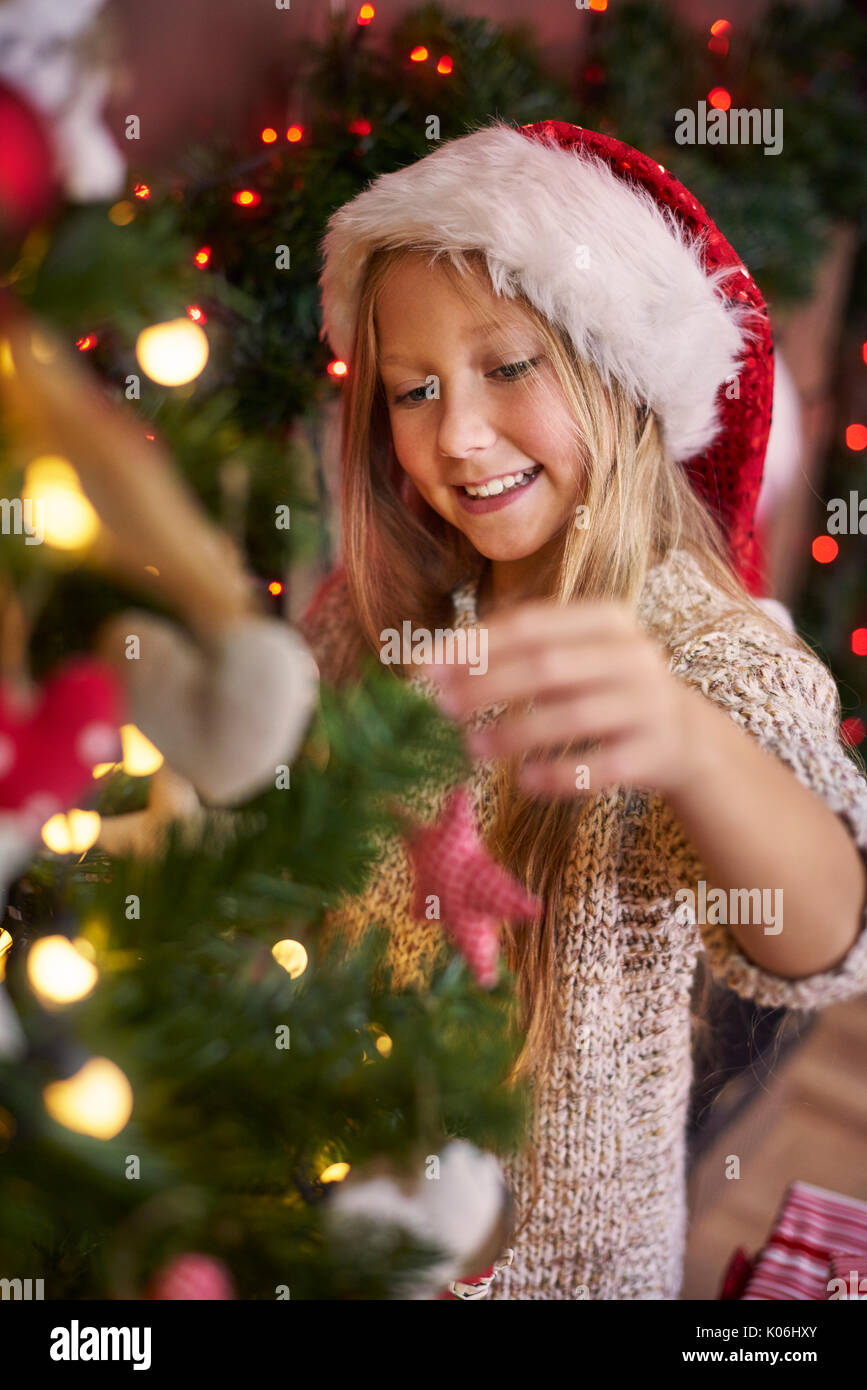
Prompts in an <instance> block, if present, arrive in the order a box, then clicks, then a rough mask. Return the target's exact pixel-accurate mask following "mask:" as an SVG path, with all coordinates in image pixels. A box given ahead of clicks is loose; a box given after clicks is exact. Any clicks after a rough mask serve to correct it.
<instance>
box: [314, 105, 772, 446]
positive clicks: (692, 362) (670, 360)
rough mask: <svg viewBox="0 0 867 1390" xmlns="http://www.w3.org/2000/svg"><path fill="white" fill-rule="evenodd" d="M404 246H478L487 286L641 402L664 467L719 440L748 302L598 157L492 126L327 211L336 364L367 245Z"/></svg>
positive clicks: (670, 218) (326, 306)
mask: <svg viewBox="0 0 867 1390" xmlns="http://www.w3.org/2000/svg"><path fill="white" fill-rule="evenodd" d="M414 241H423V242H424V245H425V247H426V248H427V249H429V250H430V251H431V252H432V253H433V252H434V251H437V250H444V251H445V250H468V249H470V248H472V247H475V248H479V249H480V250H482V251H483V252H484V253H485V256H486V260H487V264H488V268H489V271H490V275H491V281H492V284H493V287H494V290H495V292H496V293H497V294H502V295H505V296H507V297H512V296H513V295H514V293H515V291H516V290H521V291H522V292H523V293H524V294H525V295H526V296H527V298H528V299H529V300H530V302H531V303H532V304H534V305H535V307H536V308H537V309H539V310H540V311H541V312H542V313H543V314H544V315H545V316H546V317H547V318H548V319H549V320H550V321H551V322H552V323H554V324H557V325H559V326H560V327H562V328H563V329H565V330H566V332H567V333H568V334H569V337H570V338H571V340H572V342H573V344H574V346H575V349H576V351H577V352H578V354H579V355H580V356H582V357H584V358H587V359H589V360H590V361H592V362H593V363H594V364H595V366H596V367H597V369H598V370H599V372H600V374H601V376H602V378H603V380H604V381H606V382H607V381H610V380H611V379H612V378H615V379H617V380H618V381H619V382H620V383H621V385H622V386H623V387H625V389H626V390H627V392H628V393H629V395H630V397H631V398H632V399H633V400H634V401H635V402H636V403H637V404H644V403H646V404H648V405H649V406H650V407H651V409H652V410H653V411H654V413H655V414H656V415H657V418H658V419H659V420H660V422H661V424H662V428H663V433H664V436H665V441H666V445H667V447H668V449H669V452H670V453H671V455H672V457H673V458H674V459H675V461H677V462H683V461H684V460H686V459H690V458H693V457H695V455H697V454H699V453H701V452H703V451H704V450H705V449H707V447H708V446H709V445H710V444H711V443H712V442H713V440H714V439H715V437H716V435H717V433H718V430H719V424H720V422H719V418H718V413H717V404H716V396H717V392H718V390H719V388H720V386H721V385H722V384H723V383H724V382H725V381H726V380H727V379H728V378H729V377H731V376H733V375H734V374H735V372H736V371H737V368H738V365H739V360H740V357H741V354H742V352H743V350H744V347H745V339H746V338H748V337H750V336H752V335H751V333H750V331H749V329H748V327H747V324H746V320H747V317H748V315H749V313H750V309H749V307H748V306H746V305H744V304H741V303H737V302H730V301H728V300H726V299H725V298H724V296H723V294H722V292H721V291H720V289H719V282H720V281H721V280H723V279H725V278H726V277H727V276H728V275H730V274H731V269H730V268H726V269H722V270H717V271H714V272H709V271H706V270H705V268H704V265H703V256H702V248H701V243H700V241H699V240H697V239H696V238H695V237H694V236H693V235H692V234H691V233H690V231H689V230H688V229H687V228H685V227H684V226H683V224H682V223H681V222H679V220H678V219H677V218H676V217H675V216H674V214H672V213H671V212H670V211H669V210H668V209H666V208H663V207H662V206H661V205H660V204H659V203H657V202H656V201H655V199H654V198H653V196H652V194H651V193H649V192H648V191H647V190H646V189H644V188H642V187H641V186H640V185H638V184H637V183H635V182H634V181H633V182H626V181H625V180H624V179H622V178H620V177H619V176H618V175H616V174H614V173H613V172H612V170H611V169H610V168H609V167H608V165H607V163H606V162H605V161H604V160H603V159H601V158H599V157H598V156H596V155H594V154H591V153H589V152H588V151H586V150H582V149H578V148H576V149H563V148H562V147H560V146H559V145H555V144H553V143H551V142H550V141H547V140H546V141H543V140H539V139H538V138H530V137H528V136H526V135H522V134H520V132H519V131H517V130H514V129H513V128H512V127H511V126H508V125H506V124H505V123H503V122H500V121H495V122H493V123H492V124H490V125H488V126H485V127H484V128H482V129H480V130H477V131H474V132H473V133H471V134H469V135H464V136H460V137H459V138H458V139H455V140H450V141H448V142H447V143H445V144H443V145H441V146H440V148H439V149H437V150H434V152H433V153H432V154H429V155H427V156H425V158H423V159H420V160H418V161H417V162H416V163H415V164H410V165H408V166H407V167H406V168H404V169H399V170H397V171H396V172H395V173H393V174H382V175H380V176H379V178H377V179H375V180H374V181H373V182H372V183H371V184H370V185H369V186H368V187H367V188H366V189H364V190H363V191H362V192H361V193H359V194H357V195H356V197H354V198H353V199H352V200H351V201H350V202H348V203H346V204H345V205H344V206H343V207H340V208H338V209H337V211H336V212H334V213H333V214H332V216H331V218H330V220H329V223H328V230H327V232H326V234H325V237H324V238H323V242H322V251H323V255H324V268H323V271H322V274H321V276H320V288H321V298H322V319H323V327H322V332H321V335H320V336H321V337H323V338H325V337H327V338H328V340H329V342H330V344H331V347H332V349H333V351H334V352H335V354H336V355H337V356H338V357H339V358H341V359H343V360H344V361H347V362H348V361H350V360H351V356H352V352H353V345H354V339H355V323H356V316H357V312H358V301H359V296H360V291H361V284H362V278H363V273H364V268H365V264H366V262H367V259H368V257H369V255H370V253H371V252H372V251H373V250H374V249H375V248H376V247H380V246H388V247H396V246H401V245H405V244H407V243H412V242H414ZM582 247H583V248H586V252H584V253H582V252H581V251H580V248H582ZM582 255H583V256H584V259H585V262H586V268H583V269H582V268H581V267H580V265H579V261H580V259H581V257H582Z"/></svg>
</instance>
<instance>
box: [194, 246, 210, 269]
mask: <svg viewBox="0 0 867 1390" xmlns="http://www.w3.org/2000/svg"><path fill="white" fill-rule="evenodd" d="M210 259H211V248H210V246H200V247H199V249H198V251H197V252H196V254H195V256H193V260H194V261H195V263H196V265H198V266H206V265H207V264H208V262H209V261H210Z"/></svg>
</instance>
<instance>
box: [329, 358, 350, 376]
mask: <svg viewBox="0 0 867 1390" xmlns="http://www.w3.org/2000/svg"><path fill="white" fill-rule="evenodd" d="M327 371H328V375H329V376H336V377H342V376H346V373H347V372H348V371H349V368H348V367H347V365H346V363H345V362H341V361H340V359H339V358H336V359H335V360H334V361H333V362H329V363H328V367H327Z"/></svg>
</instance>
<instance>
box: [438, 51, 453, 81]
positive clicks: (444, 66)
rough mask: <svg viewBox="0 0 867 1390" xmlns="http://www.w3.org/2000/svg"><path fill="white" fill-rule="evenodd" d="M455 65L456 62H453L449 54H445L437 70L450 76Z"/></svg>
mask: <svg viewBox="0 0 867 1390" xmlns="http://www.w3.org/2000/svg"><path fill="white" fill-rule="evenodd" d="M453 67H454V63H453V62H452V60H451V58H450V57H449V56H448V54H445V55H444V56H443V57H442V58H440V60H439V62H438V63H437V72H441V73H443V74H444V75H445V76H448V74H449V73H450V72H451V70H452V68H453Z"/></svg>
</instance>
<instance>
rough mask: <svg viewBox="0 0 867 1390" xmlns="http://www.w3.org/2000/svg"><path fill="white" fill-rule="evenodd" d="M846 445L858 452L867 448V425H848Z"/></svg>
mask: <svg viewBox="0 0 867 1390" xmlns="http://www.w3.org/2000/svg"><path fill="white" fill-rule="evenodd" d="M846 446H847V448H849V449H851V450H852V451H853V453H856V454H857V453H860V452H861V450H862V449H867V425H847V426H846Z"/></svg>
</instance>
